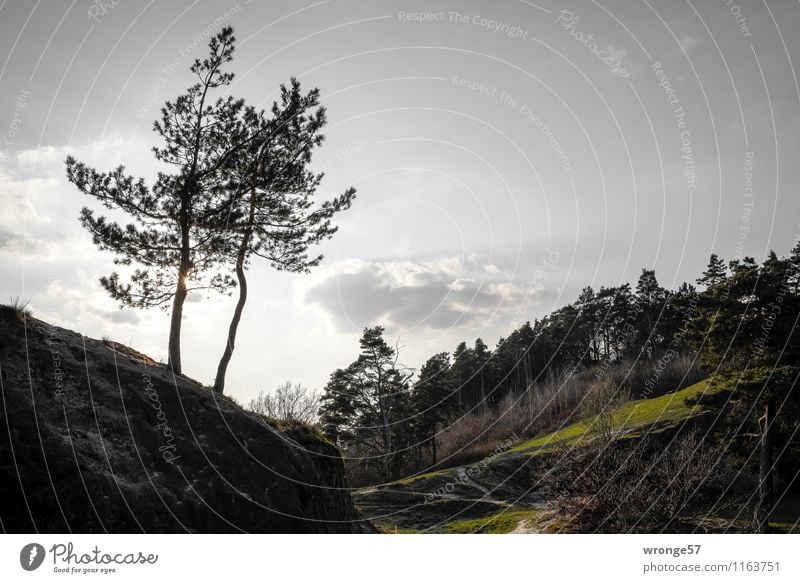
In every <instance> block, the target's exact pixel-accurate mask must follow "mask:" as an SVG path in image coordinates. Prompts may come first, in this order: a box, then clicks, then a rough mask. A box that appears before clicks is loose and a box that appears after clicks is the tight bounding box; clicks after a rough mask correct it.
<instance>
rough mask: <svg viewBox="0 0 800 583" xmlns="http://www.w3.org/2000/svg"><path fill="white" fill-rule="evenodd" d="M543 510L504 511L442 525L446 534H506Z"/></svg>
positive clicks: (534, 517)
mask: <svg viewBox="0 0 800 583" xmlns="http://www.w3.org/2000/svg"><path fill="white" fill-rule="evenodd" d="M543 512H544V510H542V509H535V510H531V509H528V510H504V511H502V512H498V513H497V514H494V515H492V516H487V517H484V518H472V519H469V520H454V521H453V522H448V523H447V524H444V525H442V527H441V531H442V532H444V533H448V534H506V533H509V532H511V531H513V530H514V529H515V528H516V527H517V525H518V524H519V523H520V521H522V520H530V519H536V518H539V517H540V516H541V515H542V513H543Z"/></svg>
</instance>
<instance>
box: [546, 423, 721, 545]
mask: <svg viewBox="0 0 800 583" xmlns="http://www.w3.org/2000/svg"><path fill="white" fill-rule="evenodd" d="M717 460H718V452H716V451H714V450H713V449H711V448H710V447H709V446H708V444H705V443H703V441H702V440H700V439H698V437H697V435H696V433H694V432H691V433H688V434H687V435H685V436H683V437H679V438H676V439H674V440H672V441H671V442H669V443H668V444H666V445H665V444H664V443H659V442H658V441H656V440H654V439H652V438H648V437H644V438H642V439H641V440H638V441H632V440H616V441H613V442H611V443H605V444H601V442H600V441H594V442H590V444H589V445H585V446H580V447H573V448H569V449H567V448H562V449H561V450H560V451H559V453H558V457H557V461H556V463H555V464H554V466H552V467H551V468H550V469H549V471H548V472H547V473H546V474H545V476H544V477H543V478H542V479H541V481H540V484H539V485H541V486H543V487H544V488H545V489H546V490H547V491H548V495H549V497H550V500H551V502H550V504H551V507H552V508H553V509H554V510H556V511H557V512H558V513H559V514H560V515H562V516H564V517H568V518H569V519H570V522H571V525H572V526H573V527H575V528H577V529H579V530H580V531H581V532H592V531H602V532H625V531H630V530H638V531H658V530H664V529H665V528H667V527H673V528H674V526H675V523H676V521H680V520H686V519H690V518H694V517H695V516H696V515H698V514H699V513H698V512H697V510H698V508H699V507H700V504H701V503H702V502H705V501H708V500H712V499H716V497H717V493H718V491H719V486H720V484H721V482H722V479H721V477H720V476H721V475H722V473H723V472H722V471H721V470H720V468H719V467H718V464H717Z"/></svg>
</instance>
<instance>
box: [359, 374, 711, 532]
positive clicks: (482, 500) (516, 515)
mask: <svg viewBox="0 0 800 583" xmlns="http://www.w3.org/2000/svg"><path fill="white" fill-rule="evenodd" d="M718 392H720V389H713V390H712V389H710V388H709V386H708V383H707V382H706V381H702V382H700V383H697V384H695V385H692V386H690V387H687V388H685V389H683V390H680V391H677V392H674V393H669V394H666V395H662V396H659V397H655V398H651V399H641V400H637V401H632V402H630V403H628V404H626V405H624V406H623V407H622V408H620V409H619V410H618V411H617V414H616V415H615V419H616V420H617V421H616V431H617V432H618V434H619V436H620V437H621V438H623V439H638V438H639V437H641V436H642V435H645V434H647V435H649V436H651V437H655V438H659V436H660V437H661V438H664V439H669V438H670V437H671V436H672V435H674V434H675V433H676V432H678V431H684V430H686V429H688V428H689V427H696V426H705V427H707V426H708V425H709V424H710V423H712V422H713V421H714V415H713V414H712V413H711V411H710V410H709V409H707V408H706V407H705V406H704V402H707V401H708V400H709V398H710V397H712V395H714V394H715V393H718ZM587 426H588V424H587V423H586V422H576V423H571V424H569V425H566V426H565V427H563V428H561V429H559V430H558V431H555V432H552V433H549V434H547V435H542V436H538V437H535V438H533V439H528V440H525V441H523V442H521V443H518V444H515V445H514V446H513V447H510V448H508V449H507V450H506V451H503V452H501V453H498V454H497V455H495V456H491V457H490V458H487V459H486V460H484V461H482V462H478V463H476V464H472V465H470V466H462V467H457V468H451V469H447V470H443V471H435V472H431V473H427V474H423V475H419V476H415V477H412V478H408V479H405V480H399V481H397V482H394V483H391V484H387V485H384V486H379V487H373V488H364V489H361V490H358V491H357V492H356V493H355V494H354V499H355V501H356V505H357V507H358V508H359V509H360V510H361V511H362V512H363V514H364V516H365V518H368V519H370V520H372V521H373V522H374V523H375V524H376V526H378V527H379V528H380V529H382V530H383V531H384V532H389V533H394V532H397V533H403V532H428V533H436V532H440V533H441V532H444V533H470V532H472V533H507V532H558V531H559V530H560V529H561V528H562V527H563V526H564V525H563V524H562V523H561V522H560V521H559V519H558V517H556V516H553V515H552V514H551V513H549V512H548V510H547V504H546V502H547V496H546V492H543V491H542V490H541V489H539V488H538V487H537V483H538V481H539V477H540V476H541V475H542V473H544V472H545V471H546V469H547V467H548V466H549V465H551V462H552V457H553V454H554V452H555V451H556V450H557V448H559V447H564V446H567V447H568V446H571V445H573V444H575V443H578V442H580V441H582V440H585V439H588V437H587V432H586V430H587Z"/></svg>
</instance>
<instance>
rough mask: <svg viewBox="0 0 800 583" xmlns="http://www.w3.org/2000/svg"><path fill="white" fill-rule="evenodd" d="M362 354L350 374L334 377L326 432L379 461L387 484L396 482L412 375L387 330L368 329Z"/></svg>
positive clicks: (325, 400) (326, 401)
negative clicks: (401, 362) (384, 336)
mask: <svg viewBox="0 0 800 583" xmlns="http://www.w3.org/2000/svg"><path fill="white" fill-rule="evenodd" d="M360 345H361V354H360V355H359V357H358V359H357V360H356V361H355V362H353V363H352V364H351V365H350V366H349V367H347V368H346V369H339V370H337V371H335V372H334V373H333V374H332V375H331V380H330V381H329V382H328V384H327V385H326V386H325V392H324V393H323V395H322V406H321V408H320V420H321V422H322V426H323V430H324V431H325V432H326V434H327V435H329V436H330V437H331V438H333V439H336V440H337V441H338V443H339V444H340V445H341V446H343V447H348V446H350V445H357V446H358V449H359V451H363V452H365V454H366V455H372V454H374V456H375V457H377V458H379V459H380V462H381V472H382V474H383V477H384V479H385V480H389V479H391V478H393V477H397V475H398V472H399V469H400V462H401V460H402V455H401V453H400V451H399V449H400V448H399V447H396V446H397V445H398V444H400V443H402V442H404V441H405V440H406V437H407V427H406V425H404V423H403V422H404V420H405V419H406V418H405V416H406V415H407V414H408V412H409V407H408V396H409V395H408V380H409V379H410V378H411V375H412V373H411V371H410V370H409V369H407V368H406V367H404V366H403V365H401V364H400V362H399V351H398V350H397V348H396V347H392V346H390V345H389V344H388V343H387V342H386V340H385V339H384V338H383V327H381V326H375V327H374V328H365V329H364V334H363V336H362V337H361V340H360Z"/></svg>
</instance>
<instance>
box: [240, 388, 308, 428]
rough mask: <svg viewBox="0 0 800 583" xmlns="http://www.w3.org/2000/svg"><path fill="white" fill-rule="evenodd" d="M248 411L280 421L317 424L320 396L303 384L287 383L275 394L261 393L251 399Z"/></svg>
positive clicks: (276, 390)
mask: <svg viewBox="0 0 800 583" xmlns="http://www.w3.org/2000/svg"><path fill="white" fill-rule="evenodd" d="M248 409H250V410H251V411H253V412H255V413H259V414H260V415H266V416H267V417H272V418H273V419H277V420H279V421H300V422H301V423H308V424H311V423H315V422H316V421H317V412H318V411H319V394H318V393H317V392H316V391H309V390H308V389H307V388H306V387H304V386H303V385H301V384H294V385H293V384H292V383H291V381H286V382H285V383H283V384H282V385H278V388H277V389H275V392H274V393H266V392H264V391H261V392H260V393H258V396H257V397H256V398H255V399H251V400H250V403H249V404H248Z"/></svg>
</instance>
